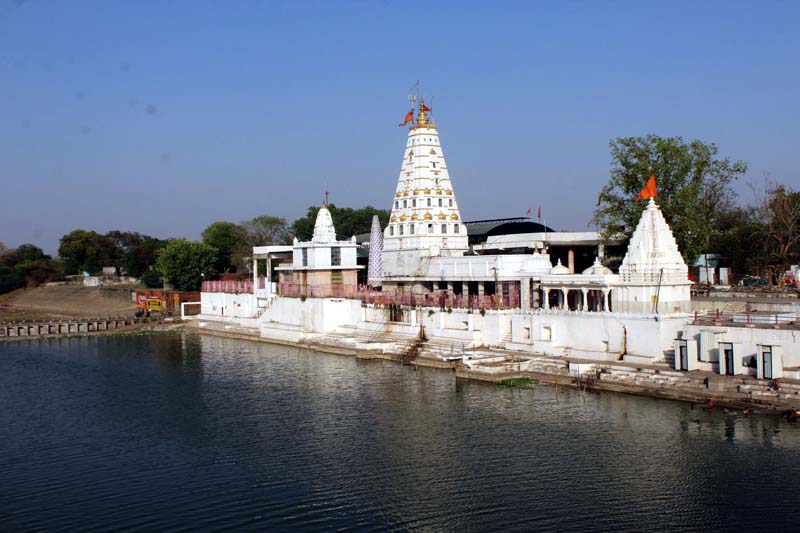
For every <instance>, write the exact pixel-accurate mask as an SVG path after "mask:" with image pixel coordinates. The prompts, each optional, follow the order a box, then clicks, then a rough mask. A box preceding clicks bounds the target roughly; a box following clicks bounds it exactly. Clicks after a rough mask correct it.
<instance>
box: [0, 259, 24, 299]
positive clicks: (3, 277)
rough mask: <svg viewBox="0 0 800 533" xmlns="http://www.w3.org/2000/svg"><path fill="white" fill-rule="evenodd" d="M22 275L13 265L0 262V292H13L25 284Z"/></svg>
mask: <svg viewBox="0 0 800 533" xmlns="http://www.w3.org/2000/svg"><path fill="white" fill-rule="evenodd" d="M24 284H25V283H24V280H23V279H22V276H21V275H20V274H19V273H18V272H17V271H16V270H14V269H13V268H12V267H10V266H7V265H3V264H0V294H3V293H6V292H11V291H15V290H17V289H19V288H20V287H23V286H24Z"/></svg>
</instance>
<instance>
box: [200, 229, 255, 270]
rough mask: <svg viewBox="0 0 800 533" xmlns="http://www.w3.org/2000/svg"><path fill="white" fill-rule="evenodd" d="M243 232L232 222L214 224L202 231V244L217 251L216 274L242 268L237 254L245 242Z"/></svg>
mask: <svg viewBox="0 0 800 533" xmlns="http://www.w3.org/2000/svg"><path fill="white" fill-rule="evenodd" d="M246 238H247V237H246V235H245V232H244V230H243V229H242V228H241V227H239V226H238V225H236V224H234V223H233V222H214V223H212V224H211V225H210V226H208V227H207V228H206V229H204V230H203V243H205V244H207V245H209V246H212V247H213V248H215V249H216V250H217V260H216V263H215V265H214V267H215V268H216V270H217V272H231V271H235V270H236V269H237V268H241V266H242V263H243V261H242V258H241V257H239V256H238V253H239V252H240V251H241V250H242V247H243V246H242V245H243V243H245V242H246Z"/></svg>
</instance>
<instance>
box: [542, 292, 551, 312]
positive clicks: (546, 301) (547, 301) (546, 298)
mask: <svg viewBox="0 0 800 533" xmlns="http://www.w3.org/2000/svg"><path fill="white" fill-rule="evenodd" d="M542 296H544V305H543V306H542V307H544V308H545V309H550V289H548V288H547V287H542Z"/></svg>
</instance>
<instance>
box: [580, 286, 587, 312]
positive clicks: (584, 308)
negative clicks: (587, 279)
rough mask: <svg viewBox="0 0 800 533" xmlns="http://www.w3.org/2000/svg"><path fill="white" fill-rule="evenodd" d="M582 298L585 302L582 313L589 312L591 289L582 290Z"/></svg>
mask: <svg viewBox="0 0 800 533" xmlns="http://www.w3.org/2000/svg"><path fill="white" fill-rule="evenodd" d="M581 296H582V297H583V300H582V301H581V311H588V310H589V289H587V288H585V287H584V288H582V289H581Z"/></svg>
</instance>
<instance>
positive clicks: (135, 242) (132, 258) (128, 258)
mask: <svg viewBox="0 0 800 533" xmlns="http://www.w3.org/2000/svg"><path fill="white" fill-rule="evenodd" d="M106 236H107V237H108V238H110V239H111V240H112V241H113V242H114V247H115V248H116V249H117V256H116V260H115V262H114V266H115V267H117V270H118V271H122V270H124V271H125V273H126V274H128V275H129V276H133V277H135V278H138V277H140V276H142V275H143V274H144V273H145V272H147V271H148V270H150V268H151V267H152V266H153V265H155V262H156V253H157V252H158V250H160V249H161V248H163V247H164V245H165V243H164V241H162V240H161V239H157V238H155V237H150V236H149V235H142V234H140V233H137V232H134V231H117V230H114V231H109V232H108V233H107V234H106Z"/></svg>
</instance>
